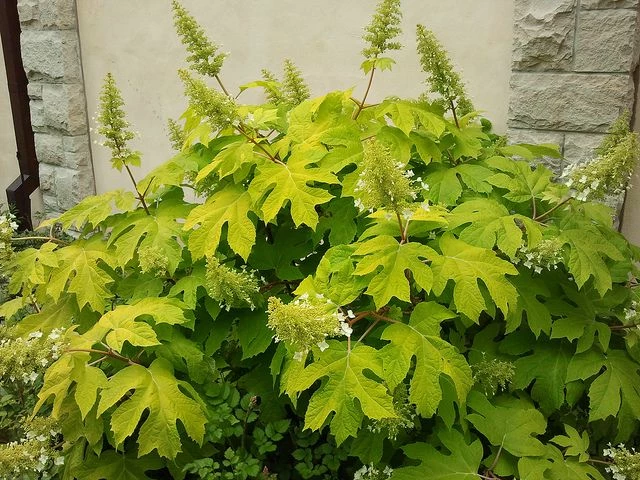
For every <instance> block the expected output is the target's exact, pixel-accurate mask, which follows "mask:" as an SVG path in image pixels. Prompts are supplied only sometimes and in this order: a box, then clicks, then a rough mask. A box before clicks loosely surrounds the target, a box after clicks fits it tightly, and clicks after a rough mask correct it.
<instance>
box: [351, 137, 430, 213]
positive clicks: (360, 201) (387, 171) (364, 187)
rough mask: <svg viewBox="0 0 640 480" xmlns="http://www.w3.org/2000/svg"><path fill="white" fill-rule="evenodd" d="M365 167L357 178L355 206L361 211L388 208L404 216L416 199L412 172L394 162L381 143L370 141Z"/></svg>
mask: <svg viewBox="0 0 640 480" xmlns="http://www.w3.org/2000/svg"><path fill="white" fill-rule="evenodd" d="M363 165H364V168H363V169H362V172H361V173H360V176H359V177H358V183H357V184H356V188H355V191H356V193H357V195H358V198H357V199H356V203H355V204H356V207H358V208H359V209H360V210H361V211H364V210H370V211H373V210H376V209H379V208H383V209H388V210H391V211H394V212H396V213H398V214H401V213H402V211H403V210H404V208H405V207H406V206H407V205H408V204H409V203H410V202H412V201H413V200H415V199H416V198H417V194H416V192H415V190H414V187H413V186H412V182H411V178H412V177H413V176H414V173H413V171H412V170H405V168H404V165H403V164H401V163H398V162H397V161H396V160H394V159H393V157H392V155H391V151H390V150H389V148H388V147H387V146H386V145H384V144H383V143H382V142H380V141H378V140H376V139H371V140H368V141H367V142H365V144H364V158H363ZM420 182H421V183H422V179H420Z"/></svg>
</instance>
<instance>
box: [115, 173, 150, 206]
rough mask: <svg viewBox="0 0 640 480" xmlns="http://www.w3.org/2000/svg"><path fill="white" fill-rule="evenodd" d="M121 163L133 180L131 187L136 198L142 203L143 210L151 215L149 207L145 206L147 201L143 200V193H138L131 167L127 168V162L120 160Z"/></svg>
mask: <svg viewBox="0 0 640 480" xmlns="http://www.w3.org/2000/svg"><path fill="white" fill-rule="evenodd" d="M122 164H123V165H124V168H125V169H126V170H127V173H128V174H129V178H130V179H131V181H132V182H133V188H134V190H135V191H136V194H137V198H138V200H140V203H141V204H142V208H144V211H145V213H146V214H147V215H151V213H150V212H149V207H147V202H145V201H144V195H143V194H141V193H140V190H138V183H137V182H136V179H135V178H134V177H133V173H131V169H130V168H129V165H127V163H126V162H124V161H123V162H122Z"/></svg>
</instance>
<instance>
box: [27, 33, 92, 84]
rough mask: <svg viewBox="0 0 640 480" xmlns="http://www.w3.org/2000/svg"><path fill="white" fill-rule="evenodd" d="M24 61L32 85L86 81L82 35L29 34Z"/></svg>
mask: <svg viewBox="0 0 640 480" xmlns="http://www.w3.org/2000/svg"><path fill="white" fill-rule="evenodd" d="M21 48H22V61H23V63H24V69H25V71H26V72H27V78H28V79H29V81H44V82H52V83H62V82H66V83H73V82H81V81H82V72H81V71H80V50H79V43H78V35H77V33H76V32H75V31H73V30H61V31H53V30H47V31H44V30H25V31H23V32H22V34H21Z"/></svg>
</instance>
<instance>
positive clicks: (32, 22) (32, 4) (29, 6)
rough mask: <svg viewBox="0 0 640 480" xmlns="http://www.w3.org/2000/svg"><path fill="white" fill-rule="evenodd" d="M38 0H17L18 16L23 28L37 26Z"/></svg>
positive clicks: (38, 16)
mask: <svg viewBox="0 0 640 480" xmlns="http://www.w3.org/2000/svg"><path fill="white" fill-rule="evenodd" d="M39 7H40V0H18V16H19V17H20V25H21V27H22V28H23V29H24V28H29V27H31V26H33V27H39V19H40V8H39Z"/></svg>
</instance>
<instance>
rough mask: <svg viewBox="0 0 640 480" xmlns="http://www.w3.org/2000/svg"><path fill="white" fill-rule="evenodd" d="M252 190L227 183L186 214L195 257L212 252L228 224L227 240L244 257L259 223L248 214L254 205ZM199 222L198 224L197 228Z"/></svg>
mask: <svg viewBox="0 0 640 480" xmlns="http://www.w3.org/2000/svg"><path fill="white" fill-rule="evenodd" d="M252 203H253V202H252V201H251V196H250V195H249V192H247V191H246V190H244V189H243V188H242V187H241V186H238V185H225V186H224V188H222V189H221V190H218V191H217V192H215V193H214V194H213V195H211V196H210V197H209V198H208V199H207V201H206V202H205V203H204V204H203V205H199V206H197V207H196V208H194V209H193V210H191V213H190V214H189V216H188V217H187V220H186V222H185V224H184V229H185V230H192V229H193V231H192V232H191V233H190V234H189V242H188V243H189V251H190V252H191V255H193V257H194V259H198V258H202V257H204V256H209V255H213V254H214V253H215V251H216V249H217V248H218V245H219V244H220V238H221V236H222V228H223V227H224V225H225V224H227V225H228V233H227V242H228V243H229V246H230V247H231V248H232V249H233V251H234V252H236V253H237V254H238V255H240V256H241V257H242V258H244V259H245V260H246V259H247V258H248V257H249V253H251V247H252V246H253V243H254V242H255V239H256V227H255V225H254V224H253V222H252V221H251V220H250V219H249V217H248V216H247V214H248V213H249V212H250V211H251V207H252ZM196 226H198V228H195V229H194V227H196Z"/></svg>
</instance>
